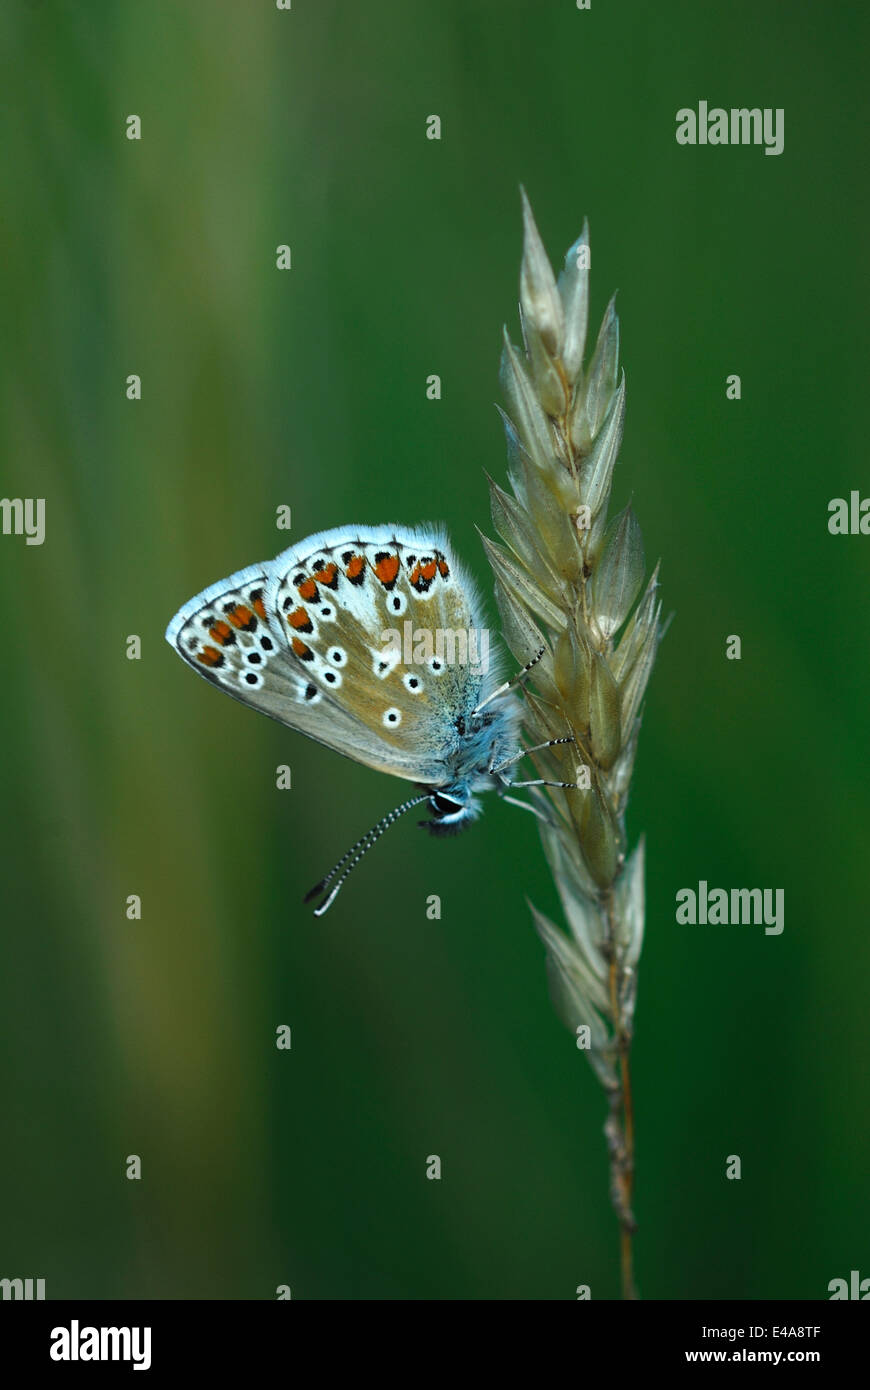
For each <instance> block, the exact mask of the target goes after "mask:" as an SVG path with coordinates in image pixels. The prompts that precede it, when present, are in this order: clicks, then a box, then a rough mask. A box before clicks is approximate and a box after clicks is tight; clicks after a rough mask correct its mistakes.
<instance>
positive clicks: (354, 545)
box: [166, 526, 566, 916]
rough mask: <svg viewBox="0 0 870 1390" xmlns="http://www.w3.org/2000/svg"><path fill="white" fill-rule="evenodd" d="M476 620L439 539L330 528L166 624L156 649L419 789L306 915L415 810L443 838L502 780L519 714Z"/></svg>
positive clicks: (317, 892) (326, 902)
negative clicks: (171, 652) (166, 647)
mask: <svg viewBox="0 0 870 1390" xmlns="http://www.w3.org/2000/svg"><path fill="white" fill-rule="evenodd" d="M481 612H482V610H481V604H480V599H479V597H478V594H477V590H476V588H475V585H474V583H473V580H472V579H471V577H470V575H469V574H468V573H467V571H466V570H465V569H464V568H463V566H462V565H461V564H460V562H459V561H458V560H457V559H456V557H455V556H454V555H453V554H452V551H451V548H450V544H449V542H448V540H447V537H446V535H445V534H444V533H443V532H442V531H441V530H439V529H437V528H432V529H429V528H426V529H416V528H411V527H403V526H372V527H360V526H342V527H338V528H336V529H334V530H330V531H320V532H318V533H317V534H315V535H313V536H309V537H308V538H307V539H306V540H302V541H299V542H298V544H296V545H292V546H290V547H289V549H287V550H284V551H283V552H282V553H281V554H280V555H278V556H277V557H276V558H275V559H274V560H269V561H266V562H265V563H264V564H260V565H249V566H248V567H247V568H246V569H243V570H239V571H238V573H236V574H232V575H230V576H229V578H228V579H221V580H219V581H218V582H217V583H216V584H212V585H211V586H210V587H209V588H207V589H204V590H203V591H202V593H200V594H197V595H196V597H195V598H192V599H190V600H189V602H187V603H186V604H185V605H184V607H183V608H181V609H180V610H179V611H178V613H176V615H175V617H174V618H173V619H172V621H171V622H170V624H169V626H168V628H167V630H166V640H167V641H168V642H169V643H170V645H171V646H172V647H174V648H175V650H176V651H177V652H178V654H179V656H181V657H183V658H184V660H185V661H186V662H187V663H188V665H190V666H192V667H193V669H194V670H195V671H197V672H199V674H200V675H201V676H203V677H204V678H205V679H206V680H208V681H210V682H211V683H212V684H213V685H216V686H217V687H218V689H220V690H223V691H225V692H226V693H227V694H228V695H232V696H233V697H234V698H235V699H236V700H240V701H241V702H242V703H243V704H246V705H250V706H251V708H253V709H256V710H260V711H261V712H262V713H263V714H267V715H269V716H271V718H273V719H277V720H278V721H279V722H280V723H281V724H286V725H287V726H288V727H289V728H291V729H297V730H298V731H299V732H300V733H303V734H307V735H308V737H309V738H312V739H315V740H317V742H319V743H322V744H325V745H326V746H327V747H328V748H333V749H335V750H336V751H337V752H339V753H343V754H344V755H345V756H346V757H349V758H353V759H354V760H355V761H356V762H359V763H363V764H364V765H365V766H366V767H371V768H375V769H377V770H378V771H380V772H388V773H391V774H392V775H393V776H394V777H402V778H405V779H406V780H407V781H409V782H413V783H415V784H416V786H417V789H418V790H417V793H416V794H415V795H414V796H412V797H410V798H409V799H408V800H407V801H405V802H403V803H402V805H400V806H398V807H396V809H395V810H393V811H390V812H389V813H388V814H387V815H386V816H384V817H383V818H382V819H381V820H380V821H379V822H378V824H377V825H376V826H374V827H373V829H372V830H370V831H368V832H367V834H365V835H364V836H363V837H362V838H361V839H360V840H358V841H357V843H356V844H355V845H354V846H352V848H351V849H350V850H348V852H347V854H345V855H344V856H343V858H342V859H340V860H339V861H338V863H337V864H336V865H335V866H334V868H333V869H332V870H331V871H330V872H329V873H328V874H327V875H326V876H325V877H324V878H323V879H321V880H320V882H319V883H318V884H317V885H316V886H315V887H314V888H313V889H312V890H311V892H310V893H309V894H308V896H307V898H306V901H308V900H310V899H311V898H313V897H322V898H323V901H322V902H321V903H320V905H319V906H318V907H317V908H316V909H315V915H317V916H321V915H322V914H323V913H324V912H326V910H327V909H328V908H329V906H330V905H331V903H332V902H334V900H335V898H336V896H337V894H338V892H339V889H340V888H341V886H342V884H343V883H344V882H345V880H346V879H347V877H348V875H349V874H350V872H351V871H352V870H353V869H354V868H355V866H356V865H357V864H358V863H359V861H360V859H361V858H362V856H363V855H364V854H365V853H366V852H367V850H368V849H370V848H371V846H372V845H373V844H374V843H375V841H376V840H377V839H378V838H379V837H380V835H381V834H383V832H384V831H385V830H386V829H388V827H389V826H390V825H392V824H393V822H394V821H395V820H396V819H397V818H398V817H399V816H401V815H404V813H405V812H406V811H409V810H411V808H412V807H414V806H419V805H422V803H424V802H427V803H428V811H429V819H428V820H426V821H423V822H421V824H423V825H425V826H426V827H427V828H428V829H429V830H430V831H431V832H433V833H435V834H439V833H442V834H444V833H451V832H455V831H459V830H462V829H464V828H465V827H466V826H468V825H470V824H471V822H472V821H473V820H474V819H475V818H476V817H477V816H478V815H479V814H480V805H479V802H478V801H477V794H478V793H480V792H484V791H489V790H498V791H500V792H501V793H502V794H504V793H505V791H506V789H507V788H508V787H509V786H510V785H511V783H512V775H511V769H512V767H513V765H514V764H516V763H517V762H518V761H519V760H520V759H521V758H522V757H523V756H525V754H524V752H523V751H521V750H520V719H521V708H520V705H519V702H518V701H517V700H516V699H515V697H514V696H513V695H512V694H511V693H510V692H511V689H512V687H513V686H514V685H515V684H516V680H514V681H508V682H503V683H499V681H498V676H497V664H498V663H497V661H493V662H490V660H489V655H490V654H489V640H488V639H489V633H488V630H487V629H485V628H482V627H481V626H480V619H481ZM463 639H464V640H463ZM537 659H538V657H536V658H535V659H534V660H533V661H531V662H529V663H528V665H527V667H525V668H524V671H523V672H521V673H520V675H522V674H524V673H525V671H527V670H528V669H530V668H531V666H532V665H534V663H535V660H537ZM559 741H566V740H559ZM532 751H533V750H532ZM513 785H523V786H527V785H535V784H533V783H514V784H513ZM508 799H510V798H508ZM518 804H520V805H522V804H523V803H521V802H520V803H518Z"/></svg>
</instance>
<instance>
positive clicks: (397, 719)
mask: <svg viewBox="0 0 870 1390" xmlns="http://www.w3.org/2000/svg"><path fill="white" fill-rule="evenodd" d="M383 722H384V726H385V728H387V729H394V728H395V727H396V725H397V724H401V722H402V711H401V710H398V709H396V708H395V706H393V708H392V709H388V710H386V711H385V712H384V720H383Z"/></svg>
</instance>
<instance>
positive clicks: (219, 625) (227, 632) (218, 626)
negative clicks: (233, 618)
mask: <svg viewBox="0 0 870 1390" xmlns="http://www.w3.org/2000/svg"><path fill="white" fill-rule="evenodd" d="M208 635H209V637H213V638H214V640H215V641H216V642H220V644H221V646H224V645H225V643H226V642H227V641H232V637H233V632H232V628H231V627H229V626H228V625H227V623H225V622H224V620H223V618H221V619H220V621H219V622H216V623H215V625H214V627H210V628H209V630H208Z"/></svg>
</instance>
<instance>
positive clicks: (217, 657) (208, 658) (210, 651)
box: [196, 647, 223, 666]
mask: <svg viewBox="0 0 870 1390" xmlns="http://www.w3.org/2000/svg"><path fill="white" fill-rule="evenodd" d="M196 659H197V661H201V662H202V664H203V666H220V665H222V663H223V657H222V656H221V654H220V652H219V651H218V649H217V647H203V649H202V651H201V652H199V653H198V654H197V658H196Z"/></svg>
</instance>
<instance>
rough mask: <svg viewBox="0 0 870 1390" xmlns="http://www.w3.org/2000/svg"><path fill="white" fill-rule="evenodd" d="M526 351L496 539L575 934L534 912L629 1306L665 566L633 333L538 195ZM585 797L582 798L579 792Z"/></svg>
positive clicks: (511, 636)
mask: <svg viewBox="0 0 870 1390" xmlns="http://www.w3.org/2000/svg"><path fill="white" fill-rule="evenodd" d="M523 218H524V231H525V237H524V247H523V259H522V269H521V273H520V319H521V328H522V346H521V347H518V346H515V345H514V344H513V343H512V342H511V341H510V338H509V336H508V334H507V330H506V331H505V341H504V351H503V354H502V363H501V383H502V389H503V392H504V396H505V400H506V403H507V414H504V413H503V419H504V425H505V433H506V436H507V445H508V459H509V479H510V485H511V492H510V493H508V492H506V491H504V490H503V489H502V488H501V487H499V486H498V484H497V483H495V482H493V481H492V480H490V500H491V508H492V521H493V526H494V527H495V530H496V532H497V534H498V536H499V543H496V542H493V541H488V540H487V541H485V549H486V553H487V556H488V558H489V561H490V564H491V566H492V569H493V572H494V574H495V577H496V596H497V600H498V605H499V611H500V614H501V619H502V626H503V631H504V635H505V639H506V641H507V643H508V646H509V647H510V648H511V650H512V652H513V654H514V657H515V658H516V660H517V663H518V664H519V666H525V665H526V664H527V663H529V662H533V661H534V659H535V657H536V656H537V654H538V652H539V651H541V649H543V656H542V657H541V658H540V660H539V661H537V662H536V664H534V666H533V667H532V669H531V671H530V674H529V680H528V682H527V685H526V688H525V700H524V730H525V733H526V735H527V737H528V740H529V744H530V745H531V746H536V745H539V744H546V743H548V742H550V741H551V740H554V739H559V740H561V741H560V742H558V743H554V744H553V745H552V746H550V747H547V748H543V749H540V750H539V751H537V752H535V753H533V754H531V755H530V756H531V757H533V759H534V762H535V766H536V768H537V776H538V778H539V779H541V780H542V781H543V783H545V784H546V785H545V787H541V786H532V787H531V788H530V795H531V796H532V798H533V803H534V809H535V810H536V811H537V813H538V819H539V823H540V827H541V837H542V841H543V846H544V851H545V854H546V857H547V861H548V863H549V865H550V869H551V871H552V874H553V878H554V880H555V883H556V887H557V889H558V892H559V897H560V900H561V904H562V909H563V912H564V917H565V925H566V927H567V931H563V930H561V929H560V928H559V927H557V926H556V925H554V923H552V922H550V921H549V920H548V919H547V918H546V917H544V916H543V914H542V913H540V912H539V911H538V910H537V909H536V908H534V907H533V908H532V913H533V919H534V925H535V928H536V930H537V932H538V934H539V936H540V938H541V940H542V942H543V944H544V947H545V949H546V964H547V974H548V977H549V981H550V988H551V992H552V997H553V1002H554V1004H555V1007H556V1009H557V1011H558V1013H559V1014H560V1016H561V1018H562V1019H563V1021H564V1022H565V1024H566V1025H567V1026H568V1027H569V1028H570V1029H571V1030H572V1032H575V1033H576V1035H577V1039H578V1046H579V1047H582V1048H583V1049H584V1050H585V1051H586V1053H587V1056H588V1057H589V1060H590V1062H591V1064H592V1067H593V1069H594V1071H595V1074H596V1076H597V1077H598V1080H599V1081H600V1082H601V1084H602V1086H603V1087H604V1089H605V1091H606V1093H607V1098H608V1114H607V1120H606V1123H605V1127H604V1129H605V1135H606V1139H607V1144H608V1151H609V1155H610V1174H611V1182H610V1187H611V1198H612V1201H613V1205H614V1208H615V1211H616V1215H617V1218H618V1220H619V1225H620V1233H621V1255H622V1258H621V1266H622V1291H623V1297H625V1298H634V1297H636V1292H635V1285H634V1276H633V1269H632V1235H633V1232H634V1230H635V1221H634V1215H633V1210H632V1198H633V1185H634V1126H633V1115H632V1100H631V1080H630V1066H629V1059H630V1051H631V1040H632V1020H633V1016H634V1006H635V995H636V982H637V964H638V959H639V956H640V950H641V943H642V939H643V929H644V845H643V840H641V842H640V843H639V844H638V846H637V847H636V849H635V850H634V852H633V853H629V852H628V851H627V848H626V835H625V811H626V804H627V801H628V793H629V787H630V783H631V774H632V769H633V766H634V758H635V751H636V748H637V738H638V731H639V728H640V722H641V712H642V702H643V696H644V692H645V690H646V685H647V681H648V680H649V676H650V672H651V670H652V665H653V661H654V659H655V654H656V650H657V647H658V644H659V641H660V638H661V635H662V625H661V603H660V602H659V600H658V597H657V589H658V578H657V576H658V569H656V570H655V571H654V572H653V574H652V576H651V578H650V579H649V580H648V582H647V583H646V585H644V572H645V565H644V553H643V540H642V536H641V531H640V526H639V524H638V521H637V518H636V517H635V515H634V512H633V511H632V509H631V507H626V508H625V509H624V510H623V511H621V512H619V513H617V514H616V515H614V516H612V517H611V516H610V515H609V504H610V493H611V486H612V482H613V471H614V467H615V464H616V461H617V457H618V455H619V450H620V446H621V443H622V433H623V423H624V418H625V380H624V377H621V376H620V375H619V368H618V357H619V320H618V318H617V316H616V311H615V308H614V304H613V301H612V300H611V302H610V304H609V305H608V307H607V310H606V312H605V315H604V320H603V322H602V325H601V329H600V331H599V334H598V338H597V341H596V344H595V347H594V349H593V351H592V355H591V358H590V359H589V361H588V365H587V366H585V369H584V362H585V359H586V330H587V322H588V290H589V285H588V279H589V272H588V265H589V233H588V228H587V227H586V226H584V228H583V231H582V233H581V235H580V236H579V237H578V239H577V241H575V243H574V245H573V246H572V247H571V248H570V250H569V251H568V253H567V255H566V257H565V265H564V269H563V270H562V271H561V273H560V274H559V276H558V279H557V278H556V276H555V275H554V274H553V270H552V268H551V266H550V262H549V259H548V257H547V254H546V252H545V250H544V246H543V243H542V241H541V238H540V235H539V233H538V229H537V227H536V225H535V220H534V218H533V216H532V211H531V208H530V206H529V202H528V199H527V198H526V195H525V193H523ZM565 784H567V785H565Z"/></svg>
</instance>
